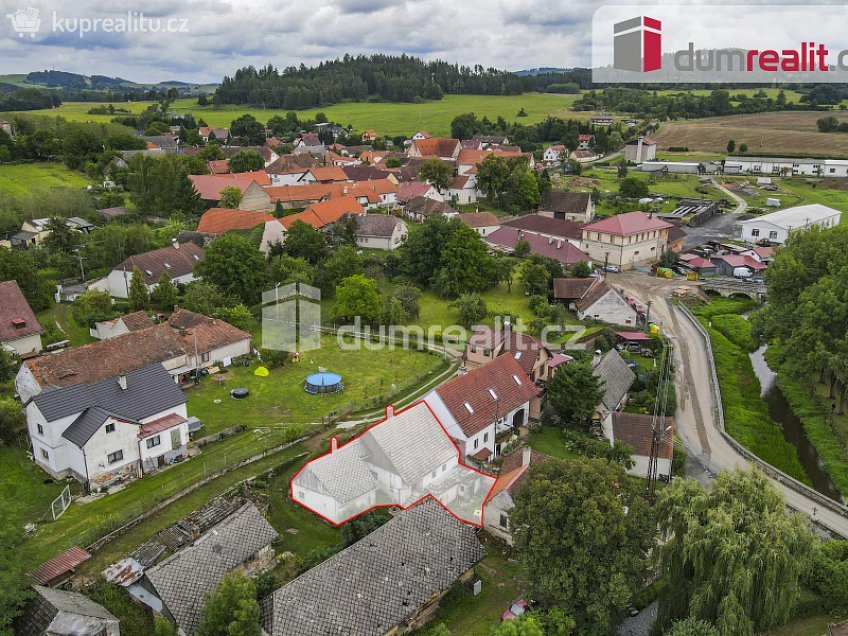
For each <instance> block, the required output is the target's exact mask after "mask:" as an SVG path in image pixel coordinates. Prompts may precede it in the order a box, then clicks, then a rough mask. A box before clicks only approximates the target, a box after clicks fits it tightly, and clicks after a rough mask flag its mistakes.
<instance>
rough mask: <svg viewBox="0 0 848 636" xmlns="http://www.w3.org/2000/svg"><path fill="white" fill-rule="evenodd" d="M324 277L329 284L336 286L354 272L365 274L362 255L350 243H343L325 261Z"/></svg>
mask: <svg viewBox="0 0 848 636" xmlns="http://www.w3.org/2000/svg"><path fill="white" fill-rule="evenodd" d="M322 272H323V278H324V281H325V283H326V284H327V286H330V287H335V286H336V285H338V284H339V283H340V282H341V281H342V280H343V279H345V278H349V277H350V276H353V275H354V274H364V273H365V266H364V264H363V262H362V257H361V256H360V255H359V254H357V253H356V249H355V248H353V247H351V246H350V245H342V246H341V247H340V248H339V249H337V250H336V251H335V252H334V253H333V255H332V256H330V258H328V259H327V260H326V261H325V262H324V266H323V269H322Z"/></svg>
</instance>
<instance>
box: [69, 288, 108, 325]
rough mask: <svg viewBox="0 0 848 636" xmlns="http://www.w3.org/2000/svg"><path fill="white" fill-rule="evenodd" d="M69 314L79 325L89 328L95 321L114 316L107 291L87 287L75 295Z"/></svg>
mask: <svg viewBox="0 0 848 636" xmlns="http://www.w3.org/2000/svg"><path fill="white" fill-rule="evenodd" d="M71 315H72V316H73V318H74V320H76V321H77V322H78V323H79V324H80V325H83V326H84V327H88V328H91V327H93V326H94V323H95V322H99V321H101V320H110V319H111V318H113V317H114V316H115V310H114V309H113V308H112V298H111V297H110V296H109V294H108V292H105V291H100V290H97V289H89V290H88V291H85V292H83V293H82V294H80V295H79V296H77V299H76V300H75V301H74V303H73V304H72V305H71Z"/></svg>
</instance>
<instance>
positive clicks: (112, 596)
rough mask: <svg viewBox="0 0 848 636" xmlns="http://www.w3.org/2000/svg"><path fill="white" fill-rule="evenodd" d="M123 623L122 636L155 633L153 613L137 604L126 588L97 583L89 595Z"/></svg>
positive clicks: (147, 635)
mask: <svg viewBox="0 0 848 636" xmlns="http://www.w3.org/2000/svg"><path fill="white" fill-rule="evenodd" d="M88 596H89V597H90V598H91V600H93V601H95V602H97V603H100V604H101V605H102V606H103V607H105V608H106V609H107V610H109V611H110V612H111V613H112V614H114V615H115V618H117V619H118V620H119V621H121V636H150V634H153V633H155V628H154V625H153V613H152V612H151V611H150V610H149V609H147V607H146V606H144V605H142V604H141V603H136V602H135V600H133V598H132V596H130V594H129V592H127V591H126V590H125V589H124V588H122V587H119V586H117V585H115V584H114V583H106V582H105V581H104V582H100V583H97V584H96V585H95V586H94V587H93V588H92V589H91V592H90V593H89V594H88Z"/></svg>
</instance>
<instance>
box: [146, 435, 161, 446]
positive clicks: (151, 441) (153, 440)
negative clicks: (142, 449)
mask: <svg viewBox="0 0 848 636" xmlns="http://www.w3.org/2000/svg"><path fill="white" fill-rule="evenodd" d="M161 443H162V439H161V438H160V437H159V436H158V435H154V436H153V437H148V438H147V448H153V447H154V446H159V444H161Z"/></svg>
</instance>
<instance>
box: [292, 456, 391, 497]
mask: <svg viewBox="0 0 848 636" xmlns="http://www.w3.org/2000/svg"><path fill="white" fill-rule="evenodd" d="M362 450H363V449H362V444H359V443H356V442H352V443H349V444H345V445H344V446H341V447H339V448H338V449H336V450H335V451H333V453H332V455H324V456H323V457H319V458H318V459H316V460H315V461H312V462H310V463H309V464H308V465H307V466H306V468H304V469H303V472H302V473H301V477H302V478H303V479H304V480H305V483H306V484H307V485H309V486H310V487H314V488H315V489H316V490H317V489H320V490H321V491H323V492H325V493H326V494H328V495H330V496H331V497H333V499H335V500H337V501H338V502H340V503H346V502H348V501H352V500H354V499H356V498H357V497H361V496H362V495H364V494H367V493H369V492H372V491H374V490H377V487H378V486H377V481H376V480H375V479H374V476H373V475H372V474H371V471H370V470H369V469H368V464H366V463H365V461H364V459H363V457H362ZM313 478H314V479H313Z"/></svg>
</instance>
